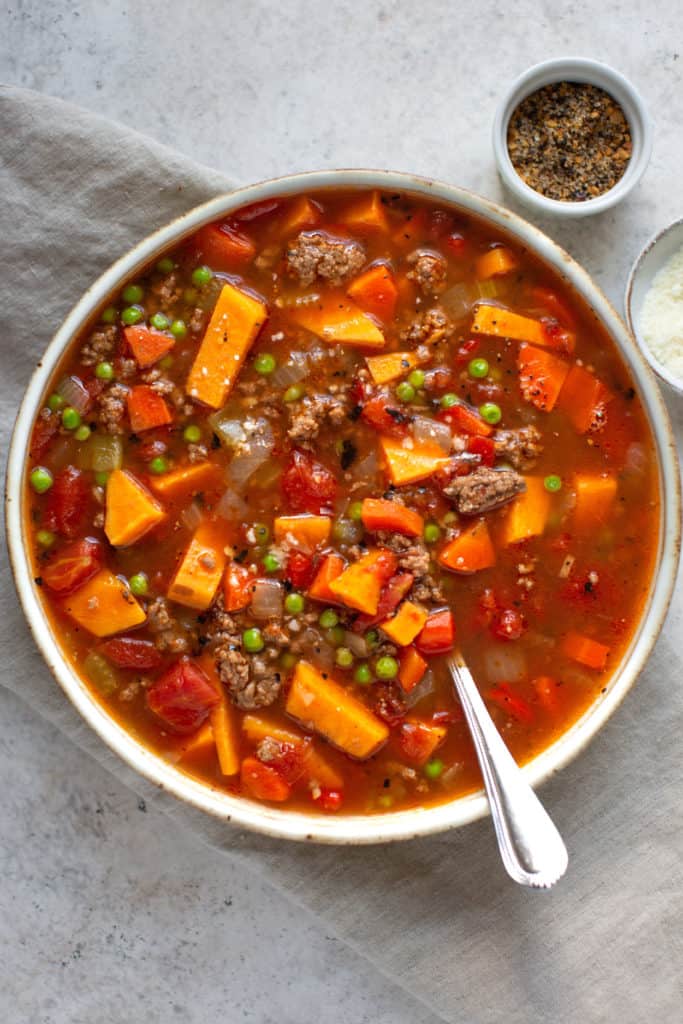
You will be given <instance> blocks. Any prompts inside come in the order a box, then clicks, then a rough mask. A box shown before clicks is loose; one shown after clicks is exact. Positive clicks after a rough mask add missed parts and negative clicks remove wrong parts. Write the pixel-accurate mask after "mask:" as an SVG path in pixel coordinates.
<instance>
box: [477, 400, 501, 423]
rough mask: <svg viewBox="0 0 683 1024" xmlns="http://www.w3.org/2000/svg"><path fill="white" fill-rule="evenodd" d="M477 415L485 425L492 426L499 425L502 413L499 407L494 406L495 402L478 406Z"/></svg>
mask: <svg viewBox="0 0 683 1024" xmlns="http://www.w3.org/2000/svg"><path fill="white" fill-rule="evenodd" d="M479 415H480V416H481V418H482V419H484V420H486V422H487V423H491V424H492V425H494V424H496V423H500V421H501V418H502V416H503V413H502V411H501V408H500V406H499V405H496V403H495V402H484V404H483V405H480V406H479Z"/></svg>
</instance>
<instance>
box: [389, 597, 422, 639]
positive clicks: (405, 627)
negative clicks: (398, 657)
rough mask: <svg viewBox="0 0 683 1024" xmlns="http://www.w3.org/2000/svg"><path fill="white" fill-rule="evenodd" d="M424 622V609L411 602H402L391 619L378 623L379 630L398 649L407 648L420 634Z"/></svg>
mask: <svg viewBox="0 0 683 1024" xmlns="http://www.w3.org/2000/svg"><path fill="white" fill-rule="evenodd" d="M426 621H427V612H426V611H425V610H424V608H420V606H419V605H417V604H413V602H412V601H404V602H403V604H402V605H401V607H400V608H399V610H398V611H397V612H396V614H395V615H394V616H392V618H390V619H385V621H384V622H380V624H379V628H380V629H381V630H382V632H383V633H386V635H387V636H388V637H389V639H390V640H393V641H394V643H395V644H398V646H399V647H407V646H408V644H412V642H413V640H414V639H415V637H416V636H418V635H419V634H420V633H421V632H422V630H423V629H424V625H425V623H426Z"/></svg>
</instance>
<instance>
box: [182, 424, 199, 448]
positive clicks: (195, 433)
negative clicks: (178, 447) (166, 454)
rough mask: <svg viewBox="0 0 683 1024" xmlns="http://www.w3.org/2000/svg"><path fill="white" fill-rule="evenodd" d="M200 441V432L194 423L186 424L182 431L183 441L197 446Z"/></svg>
mask: <svg viewBox="0 0 683 1024" xmlns="http://www.w3.org/2000/svg"><path fill="white" fill-rule="evenodd" d="M201 439H202V432H201V430H200V428H199V427H198V426H197V424H196V423H188V425H187V426H186V427H185V429H184V430H183V440H184V441H187V442H188V444H197V442H198V441H201Z"/></svg>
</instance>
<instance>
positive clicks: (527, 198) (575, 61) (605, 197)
mask: <svg viewBox="0 0 683 1024" xmlns="http://www.w3.org/2000/svg"><path fill="white" fill-rule="evenodd" d="M554 82H582V83H587V84H588V85H595V86H597V87H598V88H599V89H604V91H605V92H607V93H609V95H610V96H611V97H612V98H613V99H614V100H616V102H617V103H618V104H619V106H620V107H621V108H622V110H623V111H624V114H625V115H626V120H627V121H628V123H629V127H630V129H631V141H632V145H633V151H632V154H631V159H630V160H629V162H628V165H627V167H626V170H625V172H624V174H623V176H622V177H621V178H620V179H619V181H618V182H617V184H616V185H615V186H614V187H613V188H611V189H610V190H609V191H608V192H604V193H603V194H602V195H601V196H596V198H595V199H585V200H583V201H581V202H576V203H572V202H565V201H562V200H559V199H548V198H547V197H546V196H544V195H542V194H541V193H540V192H536V191H535V189H533V188H531V187H530V186H529V185H527V184H526V182H525V181H523V179H522V178H521V177H520V176H519V174H518V173H517V171H516V170H515V168H514V166H513V163H512V160H511V159H510V154H509V152H508V145H507V135H508V124H509V123H510V118H511V117H512V115H513V113H514V112H515V110H516V109H517V107H518V106H519V104H520V103H521V102H522V100H525V99H526V98H527V96H530V95H531V93H534V92H537V91H538V90H539V89H542V88H543V86H545V85H552V84H553V83H554ZM493 152H494V155H495V158H496V164H497V165H498V173H499V174H500V177H501V178H502V180H503V183H504V184H505V185H506V186H507V188H509V189H510V191H511V192H512V193H514V195H515V196H516V197H517V198H518V199H520V200H521V201H522V202H524V203H526V204H527V205H528V206H532V207H533V208H534V209H535V210H536V211H537V212H538V213H551V214H554V215H555V216H558V217H565V218H568V219H573V218H575V217H587V216H588V215H589V214H593V213H602V212H603V210H607V209H609V208H610V207H611V206H614V205H615V203H618V202H620V201H621V200H622V199H623V198H624V197H625V196H627V195H628V193H629V192H630V191H631V189H632V188H634V187H635V185H637V184H638V182H639V181H640V179H641V177H642V176H643V173H644V171H645V168H646V167H647V165H648V163H649V160H650V153H651V152H652V122H651V120H650V117H649V115H648V112H647V109H646V107H645V104H644V103H643V100H642V98H641V96H640V94H639V93H638V92H637V91H636V89H634V87H633V86H632V85H631V83H630V82H629V81H627V79H626V78H624V76H623V75H622V74H620V73H619V72H618V71H615V70H614V68H611V67H609V66H608V65H607V64H601V63H600V62H599V61H597V60H590V59H588V58H586V57H560V58H558V59H556V60H546V61H543V63H542V64H535V65H534V66H533V67H531V68H529V70H528V71H525V72H524V74H523V75H520V77H519V78H518V79H516V80H515V81H514V82H513V83H512V85H511V86H510V88H509V89H508V90H507V92H506V93H505V95H504V96H503V98H502V99H501V101H500V103H499V105H498V109H497V110H496V116H495V118H494V121H493Z"/></svg>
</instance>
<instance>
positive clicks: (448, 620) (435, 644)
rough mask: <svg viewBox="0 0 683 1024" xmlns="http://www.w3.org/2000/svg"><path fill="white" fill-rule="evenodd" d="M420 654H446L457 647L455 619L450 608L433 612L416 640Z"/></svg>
mask: <svg viewBox="0 0 683 1024" xmlns="http://www.w3.org/2000/svg"><path fill="white" fill-rule="evenodd" d="M415 646H416V647H417V649H418V651H419V652H420V654H427V655H430V654H445V653H446V652H447V651H452V650H453V648H454V647H455V619H454V618H453V612H452V611H451V610H450V609H449V608H442V609H440V611H436V612H432V613H431V615H430V616H429V618H428V619H427V621H426V623H425V625H424V628H423V630H422V632H421V633H420V635H419V636H418V638H417V640H416V641H415Z"/></svg>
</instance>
